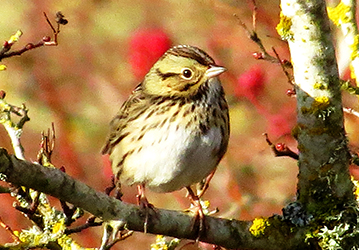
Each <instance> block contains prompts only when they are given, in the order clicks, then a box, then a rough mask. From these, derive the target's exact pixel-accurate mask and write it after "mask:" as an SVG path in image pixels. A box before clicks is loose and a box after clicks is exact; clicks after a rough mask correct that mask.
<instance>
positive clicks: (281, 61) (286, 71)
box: [272, 47, 294, 85]
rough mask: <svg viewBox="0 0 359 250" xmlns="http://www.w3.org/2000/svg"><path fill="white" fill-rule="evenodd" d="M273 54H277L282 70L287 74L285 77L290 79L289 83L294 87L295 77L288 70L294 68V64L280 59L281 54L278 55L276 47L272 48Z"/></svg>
mask: <svg viewBox="0 0 359 250" xmlns="http://www.w3.org/2000/svg"><path fill="white" fill-rule="evenodd" d="M272 50H273V53H274V54H275V56H276V58H277V60H278V62H279V63H280V66H281V67H282V70H283V72H284V74H285V76H286V77H287V79H288V83H289V84H291V85H294V79H293V76H292V75H291V74H290V73H289V72H288V70H287V68H293V66H292V64H291V63H290V62H289V61H288V60H285V59H284V60H282V59H280V57H279V54H278V53H277V51H276V50H275V49H274V47H272Z"/></svg>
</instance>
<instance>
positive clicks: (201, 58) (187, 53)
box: [163, 45, 214, 66]
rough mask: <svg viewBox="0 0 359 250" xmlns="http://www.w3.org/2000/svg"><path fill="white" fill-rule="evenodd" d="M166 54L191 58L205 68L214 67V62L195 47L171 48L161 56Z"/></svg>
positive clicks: (180, 46)
mask: <svg viewBox="0 0 359 250" xmlns="http://www.w3.org/2000/svg"><path fill="white" fill-rule="evenodd" d="M166 54H167V55H168V54H171V55H175V56H183V57H187V58H191V59H194V60H196V61H197V62H199V63H200V64H202V65H206V66H209V65H214V60H213V59H212V57H210V56H209V55H208V54H207V53H206V52H204V51H203V50H201V49H199V48H197V47H193V46H189V45H179V46H175V47H172V48H171V49H169V50H168V51H167V52H166V53H165V54H164V55H163V56H165V55H166Z"/></svg>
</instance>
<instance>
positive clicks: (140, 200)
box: [136, 184, 153, 233]
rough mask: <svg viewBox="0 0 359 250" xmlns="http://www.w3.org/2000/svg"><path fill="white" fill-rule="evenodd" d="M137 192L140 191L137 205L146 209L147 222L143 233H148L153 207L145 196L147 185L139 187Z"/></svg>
mask: <svg viewBox="0 0 359 250" xmlns="http://www.w3.org/2000/svg"><path fill="white" fill-rule="evenodd" d="M137 191H138V194H137V196H136V198H137V204H138V205H139V206H140V207H141V208H142V209H145V222H144V224H143V232H144V233H147V225H148V216H149V209H152V208H153V205H152V204H151V203H149V202H148V200H147V198H146V196H145V185H144V184H141V185H137Z"/></svg>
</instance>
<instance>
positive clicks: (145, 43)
mask: <svg viewBox="0 0 359 250" xmlns="http://www.w3.org/2000/svg"><path fill="white" fill-rule="evenodd" d="M171 44H172V42H171V39H170V38H169V36H168V35H167V33H166V32H165V31H164V30H162V29H160V28H142V29H139V30H137V31H136V32H135V33H133V34H132V36H131V37H130V48H129V61H130V65H131V68H132V72H133V74H134V76H135V77H136V78H137V79H138V80H141V79H142V78H143V77H144V76H145V75H146V73H147V72H148V71H149V69H150V68H151V67H152V65H153V64H154V63H155V62H156V61H157V60H158V58H160V56H161V55H162V54H163V53H164V52H166V51H167V50H168V49H169V48H170V47H171Z"/></svg>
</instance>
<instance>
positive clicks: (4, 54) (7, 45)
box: [0, 12, 68, 61]
mask: <svg viewBox="0 0 359 250" xmlns="http://www.w3.org/2000/svg"><path fill="white" fill-rule="evenodd" d="M44 16H45V19H46V22H47V23H48V24H49V26H50V28H51V30H52V32H53V37H54V39H53V40H51V37H49V36H44V37H43V38H42V39H41V40H40V41H39V42H37V43H28V44H26V45H25V46H24V47H23V48H21V49H19V50H14V51H10V50H11V48H12V46H13V45H14V44H15V42H17V41H18V40H19V38H20V36H21V35H22V32H21V31H20V30H19V31H17V33H16V34H15V35H13V36H12V37H11V38H10V39H9V40H8V41H5V42H4V44H3V47H2V49H1V50H0V61H1V60H2V59H4V58H8V57H13V56H19V55H21V54H23V53H25V52H26V51H29V50H32V49H35V48H39V47H42V46H57V45H58V42H57V36H58V34H59V33H60V25H65V24H67V22H68V21H67V20H66V19H65V18H64V16H63V15H62V13H61V12H57V13H56V23H57V27H56V29H55V28H54V26H53V25H52V23H51V22H50V20H49V18H48V17H47V15H46V13H45V12H44Z"/></svg>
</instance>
